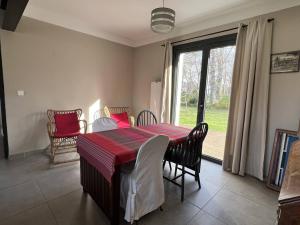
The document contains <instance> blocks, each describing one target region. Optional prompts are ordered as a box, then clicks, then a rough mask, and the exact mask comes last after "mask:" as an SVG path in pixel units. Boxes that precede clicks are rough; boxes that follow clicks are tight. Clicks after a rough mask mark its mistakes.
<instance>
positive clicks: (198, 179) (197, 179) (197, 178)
mask: <svg viewBox="0 0 300 225" xmlns="http://www.w3.org/2000/svg"><path fill="white" fill-rule="evenodd" d="M195 172H196V173H197V174H196V176H195V177H196V181H198V186H199V189H201V183H200V176H199V174H200V171H199V167H196V170H195Z"/></svg>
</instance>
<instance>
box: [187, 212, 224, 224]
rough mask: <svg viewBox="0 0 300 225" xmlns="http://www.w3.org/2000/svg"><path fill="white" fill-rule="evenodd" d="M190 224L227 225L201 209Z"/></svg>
mask: <svg viewBox="0 0 300 225" xmlns="http://www.w3.org/2000/svg"><path fill="white" fill-rule="evenodd" d="M188 225H226V224H225V223H223V222H221V221H219V220H218V219H216V218H214V217H213V216H211V215H209V214H208V213H206V212H204V211H200V212H199V213H198V214H197V215H196V216H195V217H194V218H193V219H192V221H190V222H189V223H188Z"/></svg>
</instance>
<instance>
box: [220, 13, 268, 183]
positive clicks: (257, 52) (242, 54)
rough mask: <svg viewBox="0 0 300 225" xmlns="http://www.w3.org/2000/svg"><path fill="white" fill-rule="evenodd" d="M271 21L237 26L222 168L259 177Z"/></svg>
mask: <svg viewBox="0 0 300 225" xmlns="http://www.w3.org/2000/svg"><path fill="white" fill-rule="evenodd" d="M272 27H273V24H272V22H268V20H267V19H262V18H259V19H257V20H255V21H252V22H250V23H249V24H248V26H242V25H241V26H240V28H239V32H238V38H237V45H236V55H235V63H234V69H233V81H232V92H231V100H230V110H229V121H228V130H227V137H226V144H225V154H224V161H223V168H224V170H227V171H231V172H232V173H235V174H239V175H244V174H245V173H247V174H249V175H252V176H255V177H257V178H259V179H261V180H263V171H264V159H265V151H266V141H267V120H268V102H269V83H270V73H269V68H270V55H271V43H272Z"/></svg>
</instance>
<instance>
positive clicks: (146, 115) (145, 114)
mask: <svg viewBox="0 0 300 225" xmlns="http://www.w3.org/2000/svg"><path fill="white" fill-rule="evenodd" d="M152 124H157V119H156V117H155V115H154V113H153V112H151V111H150V110H143V111H142V112H140V113H139V115H138V117H137V122H136V125H137V126H138V127H139V126H147V125H152Z"/></svg>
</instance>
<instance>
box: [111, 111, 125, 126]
mask: <svg viewBox="0 0 300 225" xmlns="http://www.w3.org/2000/svg"><path fill="white" fill-rule="evenodd" d="M110 117H111V118H112V119H113V120H114V121H116V123H117V124H118V127H119V128H129V127H130V124H129V120H128V114H127V112H122V113H115V114H110Z"/></svg>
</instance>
